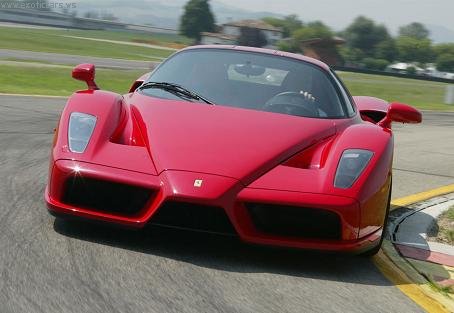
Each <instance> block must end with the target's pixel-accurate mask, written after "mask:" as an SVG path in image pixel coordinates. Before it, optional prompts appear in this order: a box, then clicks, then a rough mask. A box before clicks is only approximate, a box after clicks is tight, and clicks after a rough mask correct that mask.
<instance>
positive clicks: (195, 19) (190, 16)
mask: <svg viewBox="0 0 454 313" xmlns="http://www.w3.org/2000/svg"><path fill="white" fill-rule="evenodd" d="M214 30H215V20H214V15H213V13H212V12H211V8H210V4H209V3H208V0H189V1H188V2H187V3H186V5H185V6H184V13H183V15H182V16H181V19H180V32H181V34H183V35H185V36H187V37H189V38H193V39H195V40H196V41H200V37H201V36H200V33H202V32H213V31H214Z"/></svg>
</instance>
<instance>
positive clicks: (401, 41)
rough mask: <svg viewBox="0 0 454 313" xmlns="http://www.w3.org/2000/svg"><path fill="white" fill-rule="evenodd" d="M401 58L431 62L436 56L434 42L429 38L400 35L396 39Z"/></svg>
mask: <svg viewBox="0 0 454 313" xmlns="http://www.w3.org/2000/svg"><path fill="white" fill-rule="evenodd" d="M396 46H397V51H398V53H399V60H400V61H403V62H420V63H427V62H430V61H431V60H432V59H433V57H434V52H433V49H432V43H431V41H430V40H429V39H416V38H413V37H406V36H400V37H398V38H397V39H396Z"/></svg>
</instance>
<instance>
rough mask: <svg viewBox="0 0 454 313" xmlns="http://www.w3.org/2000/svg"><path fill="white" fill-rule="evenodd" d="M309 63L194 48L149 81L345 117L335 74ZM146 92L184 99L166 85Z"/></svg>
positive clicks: (249, 103)
mask: <svg viewBox="0 0 454 313" xmlns="http://www.w3.org/2000/svg"><path fill="white" fill-rule="evenodd" d="M328 75H329V73H328V72H326V71H324V70H322V69H320V68H318V66H316V65H313V64H311V63H308V62H304V61H301V60H297V59H292V58H288V57H282V56H277V55H270V54H264V53H258V52H247V51H238V50H233V49H189V50H184V51H182V52H179V53H177V54H175V55H174V56H172V57H171V58H169V59H168V60H167V61H165V62H164V63H163V64H161V65H160V66H159V67H158V68H157V69H156V70H155V71H154V72H153V73H152V75H151V76H150V78H149V80H148V82H166V83H171V84H177V85H180V86H181V87H183V88H185V89H187V90H190V91H192V92H194V93H196V94H197V95H200V96H202V97H204V98H205V99H208V100H209V101H210V102H213V103H214V104H217V105H226V106H233V107H240V108H246V109H253V110H261V111H269V112H275V113H282V114H289V115H296V116H304V117H313V118H343V117H346V116H347V114H346V111H347V110H346V108H345V102H344V100H343V98H342V97H341V96H340V93H339V92H338V89H336V86H338V87H337V88H341V87H340V86H339V85H336V82H335V81H334V78H330V76H328ZM141 92H142V93H144V94H146V95H150V96H154V97H160V98H166V99H179V98H181V97H179V95H178V94H176V93H173V92H169V90H166V89H165V88H164V89H163V88H143V89H142V90H141Z"/></svg>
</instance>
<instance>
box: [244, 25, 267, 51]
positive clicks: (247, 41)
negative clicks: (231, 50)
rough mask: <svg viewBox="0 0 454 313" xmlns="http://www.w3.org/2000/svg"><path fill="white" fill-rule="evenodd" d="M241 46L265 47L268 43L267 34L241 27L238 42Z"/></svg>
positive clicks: (255, 29)
mask: <svg viewBox="0 0 454 313" xmlns="http://www.w3.org/2000/svg"><path fill="white" fill-rule="evenodd" d="M237 43H238V45H240V46H250V47H259V48H260V47H263V46H266V44H267V43H268V42H267V40H266V37H265V34H264V33H263V32H262V31H261V30H260V29H257V28H252V27H245V26H244V27H241V28H240V36H239V37H238V41H237Z"/></svg>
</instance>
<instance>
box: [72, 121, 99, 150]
mask: <svg viewBox="0 0 454 313" xmlns="http://www.w3.org/2000/svg"><path fill="white" fill-rule="evenodd" d="M95 125H96V116H93V115H90V114H85V113H79V112H73V113H71V116H70V117H69V130H68V142H69V150H70V151H71V152H76V153H83V152H84V151H85V149H86V148H87V145H88V141H89V140H90V137H91V135H92V134H93V130H94V129H95Z"/></svg>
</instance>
